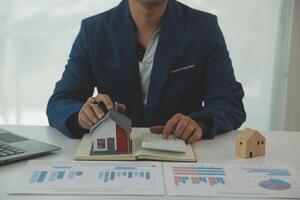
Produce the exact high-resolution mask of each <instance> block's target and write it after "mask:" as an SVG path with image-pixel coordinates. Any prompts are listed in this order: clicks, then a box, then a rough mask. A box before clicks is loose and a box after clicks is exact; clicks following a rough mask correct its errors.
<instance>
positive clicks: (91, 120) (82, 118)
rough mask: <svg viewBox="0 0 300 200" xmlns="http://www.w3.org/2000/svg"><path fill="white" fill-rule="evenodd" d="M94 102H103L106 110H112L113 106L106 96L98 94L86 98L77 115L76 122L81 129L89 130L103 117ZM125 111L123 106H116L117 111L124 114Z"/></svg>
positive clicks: (101, 111) (102, 113)
mask: <svg viewBox="0 0 300 200" xmlns="http://www.w3.org/2000/svg"><path fill="white" fill-rule="evenodd" d="M96 102H103V103H104V104H105V106H106V108H107V110H111V109H113V105H114V104H113V102H112V100H111V98H110V97H109V96H108V95H106V94H98V95H97V96H95V97H90V98H88V100H87V101H86V102H85V104H84V105H83V106H82V108H81V110H80V112H79V113H78V122H79V125H80V126H81V127H82V128H85V129H90V128H91V127H92V126H93V124H95V123H96V122H98V121H99V119H101V118H102V117H103V116H104V114H105V113H104V112H103V110H101V108H100V107H99V106H98V104H97V103H96ZM125 109H126V106H125V105H124V104H118V111H120V112H124V111H125Z"/></svg>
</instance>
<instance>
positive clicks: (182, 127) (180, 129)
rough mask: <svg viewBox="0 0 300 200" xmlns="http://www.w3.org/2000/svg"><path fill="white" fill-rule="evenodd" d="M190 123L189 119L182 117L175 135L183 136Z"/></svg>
mask: <svg viewBox="0 0 300 200" xmlns="http://www.w3.org/2000/svg"><path fill="white" fill-rule="evenodd" d="M188 125H189V121H188V119H186V118H184V117H182V118H181V120H180V121H179V122H178V123H177V126H176V129H175V131H174V133H173V134H174V135H175V136H176V137H177V138H181V136H182V134H183V132H184V130H185V129H186V127H187V126H188Z"/></svg>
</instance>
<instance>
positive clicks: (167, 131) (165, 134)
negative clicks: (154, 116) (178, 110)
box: [162, 114, 181, 139]
mask: <svg viewBox="0 0 300 200" xmlns="http://www.w3.org/2000/svg"><path fill="white" fill-rule="evenodd" d="M180 119H181V115H180V114H176V115H174V117H172V118H171V119H170V120H169V121H168V122H167V124H166V126H165V128H164V130H163V132H162V137H163V138H165V139H167V138H168V137H169V135H170V134H171V133H172V132H173V131H174V130H175V128H176V125H177V123H178V122H179V121H180Z"/></svg>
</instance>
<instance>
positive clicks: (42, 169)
mask: <svg viewBox="0 0 300 200" xmlns="http://www.w3.org/2000/svg"><path fill="white" fill-rule="evenodd" d="M19 180H20V182H19V183H18V184H19V185H18V186H17V187H16V188H15V189H14V190H13V191H12V194H72V195H74V194H81V195H82V194H107V195H164V194H165V191H164V185H163V176H162V167H161V163H157V162H120V161H118V162H117V161H116V162H101V161H99V162H98V161H92V162H84V161H68V162H47V161H29V162H28V164H27V166H26V168H25V169H24V171H23V172H22V174H21V177H20V179H19Z"/></svg>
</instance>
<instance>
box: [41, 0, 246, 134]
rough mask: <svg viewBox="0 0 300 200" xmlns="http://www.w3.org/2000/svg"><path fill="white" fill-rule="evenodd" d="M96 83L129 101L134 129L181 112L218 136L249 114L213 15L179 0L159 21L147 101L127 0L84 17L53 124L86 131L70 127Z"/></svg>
mask: <svg viewBox="0 0 300 200" xmlns="http://www.w3.org/2000/svg"><path fill="white" fill-rule="evenodd" d="M187 66H194V67H190V68H185V67H187ZM180 68H182V69H183V70H180ZM176 69H179V70H176ZM174 70H175V71H174ZM172 71H173V73H172ZM94 87H97V89H98V91H99V92H101V93H105V94H108V95H109V96H110V97H111V98H112V99H113V101H116V102H119V103H124V104H126V107H127V109H126V112H125V114H126V115H127V116H128V117H129V118H131V119H132V121H133V126H137V127H138V126H144V127H148V126H152V125H164V124H165V123H166V122H167V121H168V120H169V119H170V118H171V117H172V116H173V115H174V114H176V113H182V114H185V115H189V116H190V117H192V118H194V119H198V120H201V121H203V122H204V124H205V125H206V128H205V132H204V136H203V137H204V138H213V137H214V136H215V135H217V134H219V133H223V132H226V131H229V130H232V129H236V128H238V127H239V126H240V125H241V124H242V123H243V122H244V121H245V118H246V114H245V111H244V107H243V103H242V98H243V96H244V92H243V89H242V86H241V84H240V83H239V82H237V81H236V79H235V76H234V72H233V68H232V64H231V60H230V57H229V53H228V51H227V47H226V44H225V41H224V37H223V34H222V32H221V30H220V28H219V26H218V22H217V18H216V16H214V15H211V14H208V13H205V12H201V11H198V10H194V9H192V8H189V7H187V6H185V5H183V4H181V3H179V2H176V1H175V0H169V2H168V6H167V10H166V13H165V14H164V17H163V19H162V22H161V30H160V38H159V42H158V46H157V50H156V53H155V58H154V64H153V70H152V74H151V81H150V86H149V93H148V101H147V105H146V106H144V105H143V98H142V90H141V83H140V75H139V66H138V57H137V31H136V26H135V24H134V22H133V19H132V17H131V14H130V10H129V6H128V2H127V0H124V1H122V2H121V3H120V4H119V5H118V6H117V7H115V8H113V9H111V10H109V11H106V12H104V13H101V14H99V15H96V16H92V17H89V18H87V19H85V20H83V21H82V24H81V29H80V32H79V34H78V36H77V38H76V40H75V42H74V44H73V47H72V50H71V53H70V56H69V60H68V63H67V65H66V68H65V71H64V73H63V75H62V78H61V80H60V81H58V82H57V84H56V87H55V90H54V93H53V95H52V96H51V98H50V100H49V102H48V106H47V115H48V119H49V123H50V125H51V126H53V127H55V128H57V129H58V130H60V131H61V132H63V133H64V134H66V135H68V136H69V137H72V138H79V137H81V134H79V133H78V132H79V130H76V129H75V130H74V128H71V127H70V126H72V123H76V122H75V121H76V120H75V119H76V117H74V116H76V115H77V113H78V112H79V111H80V109H81V107H82V106H83V104H84V102H85V101H86V100H87V99H88V97H90V96H92V94H93V89H94ZM72 116H73V118H72ZM70 120H71V125H70Z"/></svg>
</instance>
